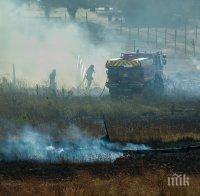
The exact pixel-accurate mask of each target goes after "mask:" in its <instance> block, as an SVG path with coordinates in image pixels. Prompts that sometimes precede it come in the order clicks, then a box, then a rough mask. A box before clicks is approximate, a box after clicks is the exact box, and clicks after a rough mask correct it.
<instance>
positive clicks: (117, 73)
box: [106, 51, 167, 97]
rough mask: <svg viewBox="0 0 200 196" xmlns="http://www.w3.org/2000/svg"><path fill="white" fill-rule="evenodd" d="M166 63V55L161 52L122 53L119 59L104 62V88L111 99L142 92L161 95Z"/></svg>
mask: <svg viewBox="0 0 200 196" xmlns="http://www.w3.org/2000/svg"><path fill="white" fill-rule="evenodd" d="M166 63H167V61H166V55H165V54H163V53H162V52H155V53H146V52H139V51H137V52H132V53H122V54H121V56H120V58H115V59H110V60H108V61H107V62H106V69H107V82H106V87H107V88H108V89H109V92H110V94H111V96H112V97H115V96H120V95H125V96H129V95H133V94H134V93H141V92H143V91H148V92H152V93H158V94H162V93H163V92H164V74H163V70H164V66H165V65H166Z"/></svg>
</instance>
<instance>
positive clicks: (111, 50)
mask: <svg viewBox="0 0 200 196" xmlns="http://www.w3.org/2000/svg"><path fill="white" fill-rule="evenodd" d="M63 14H64V13H63ZM63 16H64V15H63ZM35 17H37V19H36V18H35ZM38 17H43V12H42V11H41V10H40V8H38V7H37V6H32V7H30V8H28V7H27V6H25V5H24V6H21V7H16V5H15V6H14V5H13V4H12V3H10V1H9V0H8V1H0V51H1V53H0V74H1V75H2V74H7V73H8V74H10V78H12V64H15V66H16V76H17V78H18V79H24V80H25V81H28V82H30V83H31V84H36V83H41V82H44V81H47V80H48V76H49V73H50V72H51V71H52V69H56V70H57V80H58V86H59V87H62V86H64V87H69V88H71V87H74V86H76V82H77V81H76V77H77V73H76V72H77V69H76V64H77V57H78V56H80V57H81V58H82V59H83V61H84V64H85V66H86V67H88V66H89V65H90V64H94V65H95V68H96V74H95V82H96V83H98V84H101V85H103V84H104V83H105V80H106V74H105V61H106V59H108V58H110V57H111V56H115V55H119V53H120V52H119V51H120V50H121V47H120V46H119V42H118V40H117V39H116V40H117V41H116V40H115V38H113V36H114V35H113V34H111V32H109V33H105V35H104V40H105V41H104V42H102V43H101V45H95V44H94V42H92V41H91V40H92V39H91V35H90V34H89V31H88V30H87V27H86V25H83V24H79V23H75V22H67V24H64V23H57V22H52V21H47V20H46V19H44V18H38ZM83 26H84V27H83ZM111 37H112V40H111ZM114 40H115V41H114Z"/></svg>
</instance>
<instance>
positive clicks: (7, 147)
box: [0, 125, 148, 163]
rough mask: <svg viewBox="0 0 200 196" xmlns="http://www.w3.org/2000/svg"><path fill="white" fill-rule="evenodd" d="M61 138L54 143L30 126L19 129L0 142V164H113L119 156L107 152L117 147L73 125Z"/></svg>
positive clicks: (46, 135)
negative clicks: (5, 162)
mask: <svg viewBox="0 0 200 196" xmlns="http://www.w3.org/2000/svg"><path fill="white" fill-rule="evenodd" d="M62 138H63V139H62V140H60V141H58V142H55V141H54V139H53V138H52V137H51V135H50V134H48V133H44V132H40V131H38V130H36V129H34V128H32V127H30V126H26V127H24V128H20V129H19V130H16V131H15V134H13V133H11V134H7V137H6V138H5V139H4V140H3V141H0V161H17V160H18V161H29V160H34V161H39V162H52V163H55V162H59V161H62V160H65V161H69V162H90V163H92V162H113V161H114V160H115V159H117V158H118V157H120V156H122V155H123V153H121V152H117V151H116V152H115V151H112V150H110V149H117V147H118V145H117V144H111V143H107V142H104V141H101V140H99V139H96V138H93V137H91V136H89V135H87V134H86V133H85V132H83V131H81V130H80V129H79V128H78V127H76V126H75V125H72V126H70V127H69V129H68V130H66V133H65V134H64V135H63V137H62ZM121 149H126V150H139V149H148V147H147V146H145V145H142V144H141V145H135V144H131V143H130V144H129V143H128V144H126V145H124V146H123V148H121Z"/></svg>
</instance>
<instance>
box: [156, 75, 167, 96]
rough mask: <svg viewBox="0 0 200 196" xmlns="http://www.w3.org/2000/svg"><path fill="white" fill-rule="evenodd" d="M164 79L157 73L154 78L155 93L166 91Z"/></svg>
mask: <svg viewBox="0 0 200 196" xmlns="http://www.w3.org/2000/svg"><path fill="white" fill-rule="evenodd" d="M164 89H165V88H164V80H163V77H162V76H160V75H158V74H156V75H155V78H154V92H155V94H163V93H164Z"/></svg>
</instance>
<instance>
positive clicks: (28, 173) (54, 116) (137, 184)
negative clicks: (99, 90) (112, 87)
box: [0, 92, 200, 195]
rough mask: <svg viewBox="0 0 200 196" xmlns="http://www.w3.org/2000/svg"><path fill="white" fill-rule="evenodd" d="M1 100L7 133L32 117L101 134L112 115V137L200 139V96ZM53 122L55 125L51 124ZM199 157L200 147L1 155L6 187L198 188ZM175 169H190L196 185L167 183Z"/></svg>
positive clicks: (160, 141)
mask: <svg viewBox="0 0 200 196" xmlns="http://www.w3.org/2000/svg"><path fill="white" fill-rule="evenodd" d="M11 95H12V96H11ZM0 108H1V109H0V116H1V132H0V133H1V140H3V137H4V135H5V134H4V133H5V132H6V131H7V129H8V128H9V129H13V130H12V131H13V134H14V131H15V129H17V127H20V126H22V125H23V124H27V123H29V124H30V125H32V126H34V127H37V129H39V130H40V129H41V131H47V132H48V131H51V132H52V131H55V132H56V133H55V134H54V135H55V138H56V139H58V138H59V137H61V138H62V132H63V130H66V128H67V127H68V126H69V125H70V124H71V123H74V124H76V125H77V126H79V127H80V128H81V129H83V130H84V131H85V130H86V131H87V132H88V133H89V134H90V135H93V136H95V137H99V136H102V135H104V134H105V130H104V127H103V126H102V123H101V120H102V116H105V119H106V123H107V126H108V130H109V134H110V137H111V140H112V141H120V142H127V141H128V142H134V143H144V144H147V145H149V146H151V147H152V148H165V147H177V146H179V147H180V146H184V145H194V144H198V143H199V141H200V132H199V131H200V127H199V100H198V99H191V98H190V99H185V98H182V99H175V98H173V99H171V98H166V97H162V98H157V97H146V96H143V95H136V96H134V97H133V98H132V99H130V100H125V99H119V100H117V99H116V100H111V99H110V98H109V97H103V98H91V97H81V98H80V97H74V98H72V97H71V98H70V97H66V98H63V97H42V96H35V95H28V94H27V93H16V92H15V93H13V92H12V93H11V92H1V96H0ZM8 119H9V120H8ZM41 125H45V126H41ZM46 125H49V126H46ZM51 125H52V127H54V128H52V129H50V130H48V128H47V127H51ZM58 130H59V131H58ZM199 160H200V153H199V151H195V152H191V153H181V154H175V155H147V156H133V157H123V158H119V159H117V160H116V161H115V162H114V163H91V164H84V163H83V164H71V163H67V162H65V161H61V162H60V163H57V164H50V163H35V162H31V161H30V162H24V161H14V162H8V163H7V162H1V163H0V179H1V182H0V194H1V195H199V194H200V189H199V187H200V186H199V185H200V178H199V169H200V165H199V163H200V161H199ZM175 173H177V174H186V175H187V176H188V177H189V178H190V186H174V187H173V186H168V184H167V183H168V177H169V176H171V175H173V174H175Z"/></svg>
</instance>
